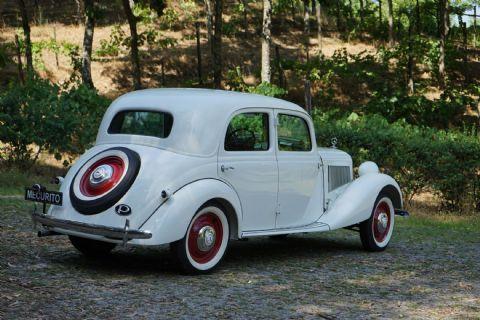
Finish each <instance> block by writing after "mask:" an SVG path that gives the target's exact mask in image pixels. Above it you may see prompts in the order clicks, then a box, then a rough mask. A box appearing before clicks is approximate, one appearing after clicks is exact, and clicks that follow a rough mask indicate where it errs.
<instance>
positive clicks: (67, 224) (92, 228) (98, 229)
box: [32, 212, 152, 242]
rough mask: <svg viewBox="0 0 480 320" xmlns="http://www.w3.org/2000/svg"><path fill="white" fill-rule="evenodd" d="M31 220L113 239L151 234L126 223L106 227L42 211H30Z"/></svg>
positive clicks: (150, 235) (145, 236)
mask: <svg viewBox="0 0 480 320" xmlns="http://www.w3.org/2000/svg"><path fill="white" fill-rule="evenodd" d="M32 220H33V221H34V222H35V223H39V224H41V225H43V226H44V227H47V228H58V229H61V230H66V231H73V232H80V233H86V234H91V235H96V236H103V237H107V238H110V239H115V240H123V241H124V242H125V241H128V240H132V239H150V238H151V237H152V234H151V233H149V232H144V231H140V230H131V229H129V227H128V223H127V224H126V225H125V227H124V228H114V227H106V226H100V225H95V224H89V223H83V222H75V221H69V220H62V219H56V218H53V217H51V216H48V215H46V214H43V213H37V212H34V213H32Z"/></svg>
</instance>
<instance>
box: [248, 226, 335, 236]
mask: <svg viewBox="0 0 480 320" xmlns="http://www.w3.org/2000/svg"><path fill="white" fill-rule="evenodd" d="M323 231H330V227H329V226H328V224H326V223H323V222H315V223H312V224H309V225H306V226H302V227H297V228H280V229H268V230H256V231H243V232H242V238H248V237H259V236H275V235H280V234H289V233H304V232H323Z"/></svg>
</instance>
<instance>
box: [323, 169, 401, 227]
mask: <svg viewBox="0 0 480 320" xmlns="http://www.w3.org/2000/svg"><path fill="white" fill-rule="evenodd" d="M382 191H383V192H385V193H386V194H387V195H388V196H389V197H390V198H392V202H393V204H394V206H395V209H401V208H402V193H401V191H400V187H399V186H398V183H397V182H396V181H395V180H394V179H393V178H392V177H390V176H388V175H386V174H382V173H368V174H365V175H363V176H361V177H359V178H358V179H356V180H354V181H352V182H351V183H350V184H349V185H348V186H347V187H346V188H345V189H344V190H343V192H342V193H341V194H340V195H339V196H338V197H337V198H336V199H335V200H334V201H333V203H332V204H330V205H329V206H328V210H327V211H326V212H325V214H324V215H322V217H321V218H320V220H319V222H323V223H326V224H328V225H329V226H330V229H332V230H333V229H338V228H343V227H348V226H351V225H354V224H357V223H360V222H362V221H365V220H367V219H368V218H370V215H371V214H372V210H373V206H374V204H375V200H376V199H377V197H378V195H379V194H380V192H382Z"/></svg>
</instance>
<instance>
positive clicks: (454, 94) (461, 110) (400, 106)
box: [364, 89, 476, 129]
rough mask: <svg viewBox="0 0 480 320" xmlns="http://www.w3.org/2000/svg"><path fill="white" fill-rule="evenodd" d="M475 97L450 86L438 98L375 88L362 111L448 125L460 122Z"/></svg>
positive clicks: (473, 104)
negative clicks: (432, 98)
mask: <svg viewBox="0 0 480 320" xmlns="http://www.w3.org/2000/svg"><path fill="white" fill-rule="evenodd" d="M475 105H476V102H475V100H474V99H473V98H472V97H471V95H469V94H468V93H467V92H462V91H460V90H455V89H449V90H446V91H444V92H443V93H442V95H441V97H440V98H439V99H435V100H431V99H427V98H426V97H425V96H424V95H422V94H415V95H409V94H408V93H407V92H406V91H405V90H402V89H399V90H395V91H393V92H391V91H387V90H381V91H374V92H373V93H372V97H371V100H370V101H369V102H368V103H367V104H366V105H365V107H364V111H366V112H368V113H377V114H380V115H382V116H383V117H386V118H388V120H389V121H392V122H393V121H397V120H400V119H403V120H405V121H407V122H408V123H410V124H414V125H422V126H429V127H436V128H440V129H447V128H449V127H450V126H451V125H456V126H460V127H461V126H462V125H463V124H464V123H463V122H462V121H463V118H464V117H463V115H464V114H465V111H466V109H467V106H470V108H473V107H475Z"/></svg>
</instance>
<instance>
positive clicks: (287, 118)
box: [277, 114, 312, 151]
mask: <svg viewBox="0 0 480 320" xmlns="http://www.w3.org/2000/svg"><path fill="white" fill-rule="evenodd" d="M277 135H278V149H279V150H280V151H310V150H312V141H311V139H310V132H309V130H308V124H307V122H306V121H305V119H303V118H301V117H297V116H292V115H288V114H279V115H278V125H277Z"/></svg>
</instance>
